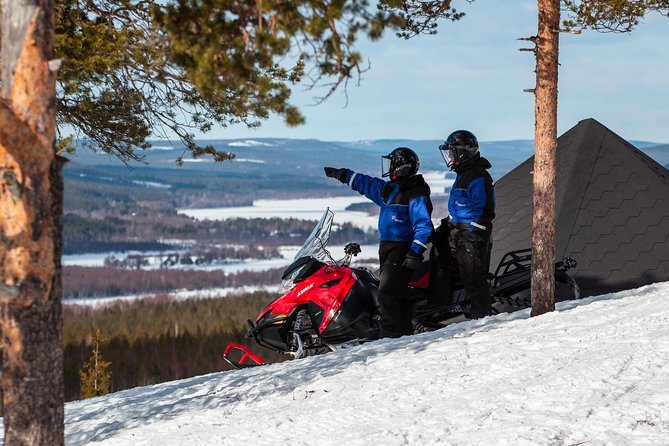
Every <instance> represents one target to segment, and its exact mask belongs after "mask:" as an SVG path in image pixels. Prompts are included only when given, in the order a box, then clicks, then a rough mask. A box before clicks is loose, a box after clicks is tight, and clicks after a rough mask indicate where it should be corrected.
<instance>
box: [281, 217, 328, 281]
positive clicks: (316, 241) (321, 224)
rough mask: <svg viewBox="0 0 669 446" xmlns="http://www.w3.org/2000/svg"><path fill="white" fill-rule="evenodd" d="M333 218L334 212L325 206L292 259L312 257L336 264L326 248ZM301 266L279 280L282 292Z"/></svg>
mask: <svg viewBox="0 0 669 446" xmlns="http://www.w3.org/2000/svg"><path fill="white" fill-rule="evenodd" d="M333 219H334V213H333V212H332V211H331V210H330V208H326V209H325V212H323V215H322V216H321V219H320V220H319V221H318V224H317V225H316V227H315V228H314V229H313V231H311V234H310V235H309V237H307V240H306V241H305V242H304V244H303V245H302V247H301V248H300V250H299V251H297V254H295V257H294V258H293V261H295V260H297V259H300V258H302V257H312V258H314V259H316V260H319V261H321V262H323V263H325V264H326V265H336V262H335V261H334V259H333V258H332V256H331V255H330V253H329V252H328V250H327V249H326V246H327V245H328V241H329V240H330V230H331V229H332V220H333ZM302 268H304V267H301V268H296V269H295V270H294V271H293V272H292V273H291V274H290V275H289V276H287V277H286V278H285V279H284V280H283V281H282V282H281V291H282V292H286V291H288V290H290V289H291V288H292V287H293V285H294V283H293V281H294V280H295V278H296V277H297V276H298V275H299V274H300V272H301V271H302Z"/></svg>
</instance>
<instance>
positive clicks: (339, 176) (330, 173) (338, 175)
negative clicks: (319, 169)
mask: <svg viewBox="0 0 669 446" xmlns="http://www.w3.org/2000/svg"><path fill="white" fill-rule="evenodd" d="M323 170H324V171H325V176H327V177H330V178H334V179H336V180H339V181H341V182H342V183H345V182H346V169H335V168H334V167H323Z"/></svg>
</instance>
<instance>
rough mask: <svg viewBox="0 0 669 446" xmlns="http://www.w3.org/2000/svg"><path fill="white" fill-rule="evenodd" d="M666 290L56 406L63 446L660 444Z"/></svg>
mask: <svg viewBox="0 0 669 446" xmlns="http://www.w3.org/2000/svg"><path fill="white" fill-rule="evenodd" d="M668 300H669V282H665V283H659V284H654V285H651V286H646V287H643V288H639V289H636V290H630V291H624V292H620V293H615V294H609V295H604V296H599V297H595V298H589V299H584V300H581V301H577V302H567V303H562V304H559V305H558V311H555V312H553V313H549V314H545V315H543V316H540V317H535V318H530V317H529V310H526V311H521V312H516V313H513V314H504V315H498V316H495V317H490V318H486V319H483V320H477V321H466V322H462V323H459V324H454V325H451V326H449V327H447V328H444V329H442V330H439V331H436V332H432V333H425V334H422V335H417V336H409V337H404V338H401V339H397V340H381V341H376V342H372V343H369V344H365V345H362V346H359V347H355V348H351V349H348V350H343V351H339V352H335V353H330V354H327V355H324V356H320V357H312V358H307V359H302V360H299V361H292V362H286V363H281V364H274V365H269V366H264V367H258V368H254V369H247V370H242V371H229V372H222V373H215V374H211V375H206V376H199V377H196V378H191V379H187V380H182V381H175V382H170V383H164V384H159V385H155V386H149V387H141V388H136V389H131V390H127V391H123V392H118V393H114V394H110V395H107V396H105V397H100V398H96V399H91V400H85V401H77V402H72V403H68V404H67V405H66V428H65V431H66V441H67V444H70V445H83V444H90V445H119V446H120V445H123V446H126V445H160V446H168V445H238V444H253V445H275V444H292V445H368V444H378V445H514V446H515V445H587V446H597V445H666V444H669V306H668V305H667V301H668Z"/></svg>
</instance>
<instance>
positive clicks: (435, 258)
mask: <svg viewBox="0 0 669 446" xmlns="http://www.w3.org/2000/svg"><path fill="white" fill-rule="evenodd" d="M442 225H448V226H447V227H444V228H443V229H441V230H437V231H436V232H435V234H440V235H441V236H440V237H436V238H435V239H434V240H433V245H434V248H433V252H432V253H431V258H430V264H431V270H430V288H429V296H430V297H429V303H431V304H442V305H443V304H449V303H451V300H452V297H451V294H452V276H453V273H454V272H455V271H456V269H457V270H458V272H459V273H460V279H461V280H462V283H463V285H464V288H465V292H466V293H467V299H468V300H469V301H470V302H471V317H472V319H478V318H482V317H485V316H489V315H491V314H492V303H491V301H490V288H489V284H488V279H487V276H488V259H489V256H490V252H489V251H490V235H491V233H492V225H489V227H488V230H487V231H486V232H485V233H483V234H481V233H473V232H469V230H468V229H469V225H461V224H457V223H452V222H446V221H443V222H442Z"/></svg>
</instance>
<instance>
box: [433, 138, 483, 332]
mask: <svg viewBox="0 0 669 446" xmlns="http://www.w3.org/2000/svg"><path fill="white" fill-rule="evenodd" d="M439 151H440V152H441V154H442V156H443V158H444V161H446V166H447V167H449V168H450V169H451V170H452V171H455V173H456V177H455V183H453V186H452V188H451V192H450V196H449V199H448V212H449V214H450V215H449V216H448V217H447V218H445V219H443V220H442V221H441V225H440V226H439V228H437V230H436V231H435V236H434V237H433V240H432V241H433V244H434V246H435V250H436V251H437V253H438V256H439V257H440V259H439V261H438V262H437V266H438V268H437V269H440V268H441V269H444V268H446V270H448V269H451V270H452V269H453V268H455V267H456V266H455V265H457V269H458V270H459V272H460V278H461V279H462V281H463V284H464V287H465V291H466V293H467V297H468V298H469V300H470V301H471V317H472V318H473V319H477V318H481V317H485V316H488V315H490V314H492V304H491V301H490V289H489V286H488V280H487V275H488V258H489V255H490V252H489V251H490V238H491V235H492V221H493V219H494V218H495V190H494V185H493V181H492V177H491V176H490V174H489V173H488V169H490V167H492V166H491V164H490V162H489V161H488V160H487V159H485V158H483V157H481V154H480V152H479V143H478V140H477V139H476V136H474V134H473V133H471V132H469V131H467V130H457V131H455V132H453V133H451V134H450V136H449V137H448V139H446V141H445V142H444V143H443V144H442V145H440V146H439ZM453 251H454V253H455V258H454V259H453V258H452V257H451V252H453ZM453 260H455V262H453ZM454 263H455V264H454ZM431 273H432V276H434V279H435V280H434V281H432V280H431V282H432V287H431V290H434V289H435V288H440V289H439V290H438V292H441V293H442V296H444V297H445V298H450V293H451V290H450V280H449V279H450V277H451V274H450V271H447V272H445V273H444V271H441V274H438V273H437V274H435V271H434V268H433V269H432V272H431ZM432 293H434V291H432Z"/></svg>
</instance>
